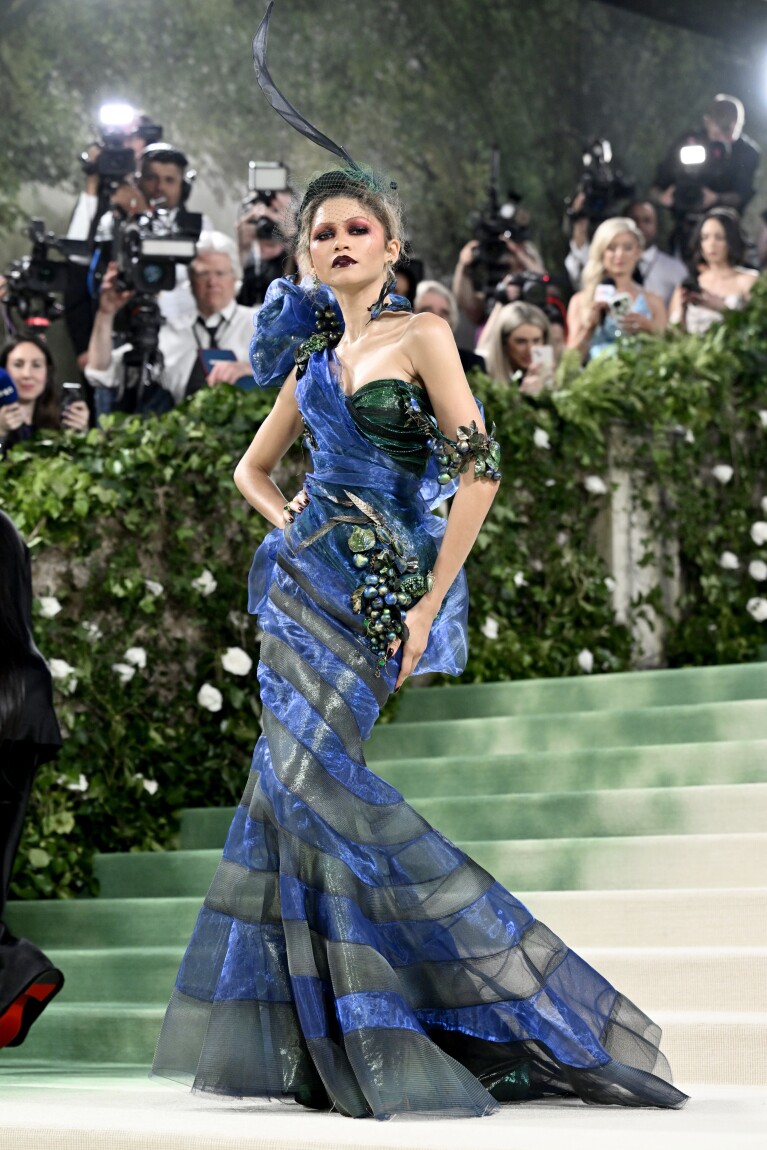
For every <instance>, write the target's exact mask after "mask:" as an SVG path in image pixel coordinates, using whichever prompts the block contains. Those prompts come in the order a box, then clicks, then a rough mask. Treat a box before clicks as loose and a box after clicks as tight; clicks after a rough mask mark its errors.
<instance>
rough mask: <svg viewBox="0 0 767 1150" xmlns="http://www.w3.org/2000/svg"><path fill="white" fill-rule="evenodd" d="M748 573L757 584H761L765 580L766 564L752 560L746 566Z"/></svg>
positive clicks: (766, 574) (758, 560)
mask: <svg viewBox="0 0 767 1150" xmlns="http://www.w3.org/2000/svg"><path fill="white" fill-rule="evenodd" d="M748 573H749V575H750V576H751V578H752V579H755V580H756V581H757V583H763V582H764V580H765V579H767V563H765V562H764V561H763V560H761V559H752V560H751V562H750V563H749V565H748Z"/></svg>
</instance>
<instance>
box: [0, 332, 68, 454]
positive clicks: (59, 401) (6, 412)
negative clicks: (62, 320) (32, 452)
mask: <svg viewBox="0 0 767 1150" xmlns="http://www.w3.org/2000/svg"><path fill="white" fill-rule="evenodd" d="M0 368H3V369H4V370H5V371H6V372H7V374H8V376H9V377H10V384H9V382H8V380H5V383H6V387H5V388H3V389H2V391H3V392H4V393H5V394H6V396H8V393H9V392H10V396H9V397H10V398H11V399H13V395H12V390H11V385H12V386H13V388H14V389H15V391H16V398H15V400H13V402H11V403H7V402H6V403H4V404H3V405H2V406H1V407H0V444H2V448H3V450H4V451H8V449H9V448H11V447H13V445H14V444H15V443H19V442H21V441H23V440H25V439H31V438H32V437H33V436H34V435H35V433H36V432H37V431H38V429H47V430H51V431H61V430H64V429H69V430H71V431H87V430H88V423H89V420H90V415H89V412H88V405H87V404H86V403H85V400H84V399H83V398H82V392H79V393H78V394H77V396H76V397H75V398H74V399H73V400H71V401H68V400H67V398H66V396H64V397H62V388H61V385H60V384H59V383H58V381H57V379H56V369H55V366H54V363H53V356H52V355H51V353H50V351H49V349H48V347H47V346H46V345H45V344H44V343H43V341H42V340H41V339H39V338H38V336H36V335H30V334H27V333H26V332H24V333H22V334H21V335H17V336H14V338H13V339H11V340H10V341H9V342H8V343H7V344H6V345H5V347H4V348H3V349H2V351H0Z"/></svg>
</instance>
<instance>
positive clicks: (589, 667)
mask: <svg viewBox="0 0 767 1150" xmlns="http://www.w3.org/2000/svg"><path fill="white" fill-rule="evenodd" d="M578 666H579V667H580V669H581V670H582V671H585V672H586V674H587V675H590V674H591V672H592V671H593V670H594V656H593V655H592V653H591V651H589V649H588V647H584V648H583V650H582V651H579V652H578Z"/></svg>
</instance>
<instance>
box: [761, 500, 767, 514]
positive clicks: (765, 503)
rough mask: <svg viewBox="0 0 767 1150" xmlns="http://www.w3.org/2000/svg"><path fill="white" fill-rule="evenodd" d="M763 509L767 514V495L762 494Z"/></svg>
mask: <svg viewBox="0 0 767 1150" xmlns="http://www.w3.org/2000/svg"><path fill="white" fill-rule="evenodd" d="M762 511H763V512H764V513H765V515H767V495H763V496H762Z"/></svg>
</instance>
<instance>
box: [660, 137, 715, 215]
mask: <svg viewBox="0 0 767 1150" xmlns="http://www.w3.org/2000/svg"><path fill="white" fill-rule="evenodd" d="M726 160H727V152H726V148H725V146H724V144H722V143H720V142H719V141H718V140H710V139H709V138H708V136H707V135H706V134H705V133H703V132H693V133H691V134H690V135H689V136H687V137H686V138H685V140H684V141H683V142H682V145H681V147H680V148H679V155H678V157H677V172H676V179H675V180H674V202H673V204H672V210H673V212H674V215H676V216H677V217H682V218H683V217H685V216H688V217H689V216H699V215H701V213H702V212H703V189H704V188H705V187H706V186H707V185H708V184H709V183H710V182H711V180H712V179H716V177H717V176H718V175H719V174H720V172H721V170H722V168H723V166H724V164H725V163H726Z"/></svg>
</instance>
